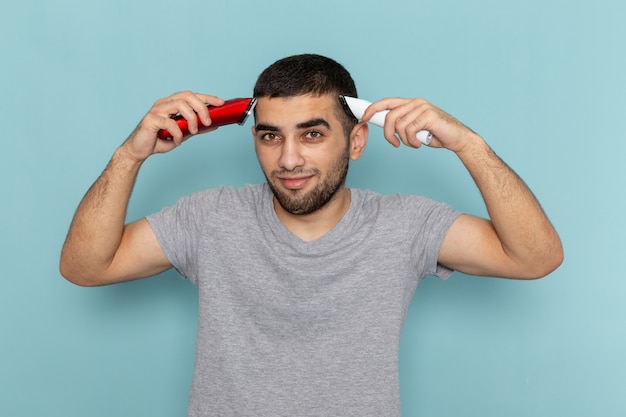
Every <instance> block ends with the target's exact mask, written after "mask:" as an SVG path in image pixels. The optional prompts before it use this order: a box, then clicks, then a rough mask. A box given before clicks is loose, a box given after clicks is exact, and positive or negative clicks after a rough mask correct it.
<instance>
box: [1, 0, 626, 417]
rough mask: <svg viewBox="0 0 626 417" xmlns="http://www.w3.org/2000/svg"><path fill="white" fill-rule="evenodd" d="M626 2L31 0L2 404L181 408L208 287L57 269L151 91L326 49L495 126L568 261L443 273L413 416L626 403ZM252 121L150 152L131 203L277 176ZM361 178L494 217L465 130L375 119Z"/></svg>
mask: <svg viewBox="0 0 626 417" xmlns="http://www.w3.org/2000/svg"><path fill="white" fill-rule="evenodd" d="M625 4H626V3H624V2H622V1H620V0H596V1H593V2H592V1H584V2H583V1H564V0H563V1H554V0H541V1H540V0H528V1H518V2H503V1H495V0H476V1H471V2H470V1H460V0H457V1H453V0H447V1H443V0H440V1H428V2H425V1H416V0H387V1H371V0H350V1H329V0H315V1H309V2H300V1H288V0H282V1H279V0H273V1H270V0H267V1H254V0H240V1H232V2H231V1H220V2H215V1H207V0H202V1H201V0H195V1H193V0H192V1H181V2H172V1H162V0H156V1H155V0H150V1H148V0H138V1H120V0H117V1H102V0H99V1H78V0H65V1H50V2H48V1H43V0H40V1H32V0H30V1H29V0H24V1H20V2H11V3H10V4H8V5H7V4H5V5H4V6H3V7H2V17H3V18H2V25H0V57H1V58H0V60H1V67H0V68H1V70H0V106H1V107H0V130H1V132H2V134H1V136H0V143H1V144H2V146H1V148H0V199H1V202H2V204H0V257H1V259H2V265H3V267H4V268H3V272H2V278H1V279H0V415H2V416H12V417H17V416H19V417H22V416H24V417H26V416H28V417H31V416H47V417H56V416H59V417H61V416H62V417H68V416H90V417H98V416H103V417H104V416H107V417H108V416H153V417H154V416H182V415H184V414H185V408H186V402H187V395H188V392H189V383H190V378H191V372H192V368H193V352H194V343H195V342H194V340H195V325H196V310H197V306H196V294H195V290H194V288H193V287H192V286H191V285H190V284H189V283H187V282H185V281H183V280H181V279H179V278H178V277H177V276H176V275H175V274H174V273H173V272H167V273H164V274H162V275H161V276H159V277H156V278H152V279H146V280H142V281H139V282H133V283H127V284H122V285H117V286H111V287H106V288H96V289H85V288H79V287H76V286H73V285H72V284H70V283H68V282H66V281H65V280H64V279H63V278H61V277H60V275H59V273H58V271H57V262H58V255H59V251H60V247H61V244H62V242H63V239H64V235H65V232H66V230H67V227H68V225H69V222H70V219H71V217H72V214H73V211H74V209H75V207H76V205H77V203H78V201H79V200H80V198H81V197H82V195H83V194H84V192H85V191H86V190H87V188H88V187H89V186H90V184H91V183H92V182H93V181H94V179H95V178H96V177H97V176H98V174H99V173H100V172H101V170H102V169H103V168H104V166H105V164H106V162H107V161H108V159H109V157H110V155H111V153H112V152H113V151H114V149H115V148H116V147H117V146H118V145H119V144H120V143H121V141H122V140H123V139H124V138H125V137H126V136H127V135H128V133H129V132H130V131H131V130H132V129H133V128H134V126H135V125H136V123H137V122H138V121H139V120H140V118H141V117H142V116H143V114H144V113H145V111H146V110H147V109H148V108H149V106H150V105H151V104H152V102H153V101H154V100H155V99H157V98H159V97H161V96H164V95H167V94H170V93H172V92H175V91H179V90H183V89H191V90H196V91H201V92H206V93H212V94H217V95H220V96H223V97H226V98H228V97H236V96H246V95H249V94H250V91H251V88H252V85H253V83H254V81H255V78H256V76H257V75H258V73H259V72H260V71H261V70H262V69H263V68H264V67H265V66H267V65H268V64H270V63H271V62H273V61H274V60H276V59H278V58H281V57H283V56H286V55H290V54H294V53H302V52H316V53H321V54H326V55H328V56H331V57H333V58H335V59H337V60H339V61H340V62H342V63H343V64H344V65H346V66H347V67H348V68H349V69H350V70H351V72H352V74H353V76H354V78H355V80H356V81H357V84H358V86H359V90H360V94H361V96H362V97H365V98H369V99H377V98H381V97H383V96H423V97H426V98H427V99H429V100H430V101H432V102H433V103H435V104H437V105H438V106H440V107H442V108H444V109H446V110H447V111H448V112H450V113H452V114H453V115H455V116H456V117H458V118H459V119H460V120H462V121H463V122H465V123H466V124H468V125H469V126H471V127H472V128H473V129H474V130H476V131H478V132H479V133H480V134H482V135H483V136H484V137H485V138H486V139H487V140H488V142H489V143H490V144H491V146H492V147H493V148H494V149H495V150H496V152H497V153H499V154H500V155H501V156H502V157H503V159H505V160H506V161H507V162H508V163H509V164H510V165H511V166H512V167H513V168H514V169H515V170H516V171H517V172H518V173H519V174H520V175H521V176H522V177H523V178H524V179H525V180H526V182H527V183H528V184H529V185H530V186H531V188H532V189H533V191H534V192H535V194H536V195H537V197H538V198H539V199H540V201H541V203H542V204H543V206H544V208H545V210H546V211H547V212H548V214H549V215H550V217H551V219H552V220H553V222H554V224H555V226H556V227H557V229H558V230H559V232H560V234H561V236H562V239H563V241H564V245H565V250H566V261H565V263H564V264H563V266H562V267H561V268H560V269H559V270H557V271H556V272H555V273H553V274H552V275H551V276H549V277H548V278H546V279H543V280H539V281H534V282H515V281H506V280H496V279H486V278H480V277H469V276H464V275H461V274H457V275H455V276H454V277H453V278H452V279H451V280H449V281H448V282H445V283H444V282H439V281H438V280H436V279H430V280H427V281H426V282H425V283H424V284H423V285H421V286H420V287H419V288H418V291H417V294H416V296H415V299H414V302H413V303H412V305H411V308H410V311H409V315H408V318H407V323H406V327H405V332H404V337H403V340H402V348H401V355H400V363H401V370H400V376H401V392H402V401H403V412H404V415H406V416H415V415H417V416H483V417H488V416H493V417H496V416H497V417H500V416H509V417H522V416H523V417H527V416H546V417H547V416H550V417H553V416H570V417H571V416H590V415H596V416H605V417H607V416H623V415H626V402H625V401H624V393H626V359H625V358H626V355H625V353H624V352H626V330H625V329H626V326H625V323H624V321H625V319H626V308H625V307H624V303H623V301H622V299H623V298H624V297H625V295H626V279H625V274H624V273H623V272H622V270H621V268H620V266H621V265H620V262H621V261H622V260H623V259H624V257H625V255H626V250H625V249H626V245H625V244H624V239H623V235H624V231H625V229H626V221H625V220H624V215H623V208H622V206H623V205H624V203H626V196H625V191H626V187H625V176H626V175H625V174H626V168H625V164H624V159H623V158H624V154H625V153H626V140H625V137H624V136H625V135H624V117H625V116H624V114H625V110H626V105H625V104H624V103H625V101H624V96H625V94H624V93H625V92H626V85H625V84H626V80H625V74H626V56H625V55H626V53H625V52H624V51H625V49H624V39H626V26H624V24H623V21H624V19H625V18H626V6H625ZM249 126H250V122H248V125H247V126H246V127H243V128H241V127H237V126H231V127H227V128H223V129H220V130H219V131H218V132H215V134H213V135H210V136H205V137H198V138H195V139H194V140H193V141H191V142H188V143H187V144H186V145H185V146H184V147H183V148H181V149H179V150H177V151H176V152H174V153H171V154H168V155H164V156H158V157H155V158H153V159H152V160H151V161H149V162H148V163H147V164H146V165H145V167H144V170H143V171H142V173H141V176H140V178H139V180H138V184H137V186H136V189H135V193H134V196H133V200H132V201H131V205H130V209H129V217H130V218H137V217H141V216H143V215H145V214H147V213H150V212H152V211H155V210H157V209H159V208H160V207H162V206H163V205H166V204H170V203H172V202H174V201H175V200H176V199H177V198H178V197H180V196H182V195H184V194H187V193H189V192H192V191H195V190H200V189H203V188H206V187H210V186H214V185H219V184H232V185H239V184H244V183H252V182H259V181H261V180H262V177H261V174H260V171H259V169H258V167H257V163H256V159H255V156H254V153H253V150H252V146H251V141H250V138H249V130H248V129H249ZM371 133H372V135H371V138H370V143H369V147H368V150H367V151H366V154H365V156H364V157H363V159H362V160H361V161H359V162H357V163H355V164H353V166H352V168H351V174H350V179H349V182H350V185H351V186H358V187H365V188H370V189H373V190H376V191H379V192H385V193H394V192H403V193H404V192H406V193H420V194H423V195H427V196H429V197H432V198H436V199H440V200H444V201H448V202H450V203H452V204H453V205H455V206H456V207H458V208H459V209H461V210H464V211H468V212H471V213H474V214H479V215H482V214H484V207H483V205H482V203H481V200H480V197H479V195H478V194H477V192H476V190H475V188H474V186H473V184H472V182H471V180H470V178H469V177H468V175H467V174H466V172H465V171H464V170H463V168H462V167H461V166H460V164H459V162H458V161H457V160H456V159H455V157H454V155H452V154H450V153H449V152H445V151H438V150H434V149H422V150H419V151H413V150H409V149H407V148H401V149H399V150H398V149H394V148H392V147H391V146H389V145H388V144H387V143H386V142H385V141H384V140H383V139H382V135H381V130H380V129H378V128H372V129H371Z"/></svg>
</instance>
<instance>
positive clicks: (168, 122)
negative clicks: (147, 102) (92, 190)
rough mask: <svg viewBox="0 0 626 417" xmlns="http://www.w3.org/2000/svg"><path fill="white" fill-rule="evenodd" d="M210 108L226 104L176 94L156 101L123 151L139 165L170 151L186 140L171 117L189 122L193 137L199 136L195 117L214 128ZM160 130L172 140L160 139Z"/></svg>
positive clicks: (207, 97)
mask: <svg viewBox="0 0 626 417" xmlns="http://www.w3.org/2000/svg"><path fill="white" fill-rule="evenodd" d="M207 104H208V105H212V106H221V105H223V104H224V100H222V99H221V98H219V97H215V96H210V95H206V94H198V93H193V92H191V91H183V92H180V93H175V94H172V95H171V96H168V97H164V98H161V99H159V100H157V101H156V102H155V103H154V105H153V106H152V107H151V108H150V110H149V111H148V113H147V114H146V115H145V116H144V118H143V119H142V120H141V122H140V123H139V125H137V127H136V128H135V130H134V131H133V133H131V135H130V136H129V137H128V139H127V140H126V141H125V142H124V144H123V145H122V148H124V150H125V153H126V154H127V155H128V156H130V157H131V158H133V159H135V160H136V161H139V162H143V161H144V160H145V159H147V158H148V157H149V156H150V155H152V154H155V153H165V152H169V151H171V150H172V149H174V148H175V147H177V146H180V144H182V143H183V140H184V139H186V138H183V133H182V132H181V130H180V128H179V127H178V124H176V121H175V120H174V119H172V116H175V115H177V114H180V115H181V116H183V117H184V118H185V119H187V122H188V124H189V132H190V133H191V134H192V135H194V134H196V133H197V132H198V120H197V117H196V115H197V116H199V117H200V120H201V122H202V124H204V125H205V126H210V125H211V118H210V117H209V111H208V110H207V107H206V106H207ZM161 129H164V130H168V131H169V132H170V134H171V135H172V140H162V139H159V138H158V137H157V133H158V131H159V130H161ZM215 129H217V128H215ZM215 129H213V130H215Z"/></svg>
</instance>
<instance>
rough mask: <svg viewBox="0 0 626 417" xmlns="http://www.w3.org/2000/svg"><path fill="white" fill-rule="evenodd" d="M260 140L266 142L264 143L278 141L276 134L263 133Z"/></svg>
mask: <svg viewBox="0 0 626 417" xmlns="http://www.w3.org/2000/svg"><path fill="white" fill-rule="evenodd" d="M261 139H263V140H266V141H275V140H278V136H276V134H274V133H264V134H263V135H262V136H261Z"/></svg>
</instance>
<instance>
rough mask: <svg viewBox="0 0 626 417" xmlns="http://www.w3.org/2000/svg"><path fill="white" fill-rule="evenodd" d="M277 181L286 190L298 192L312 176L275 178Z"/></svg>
mask: <svg viewBox="0 0 626 417" xmlns="http://www.w3.org/2000/svg"><path fill="white" fill-rule="evenodd" d="M276 178H277V179H278V181H280V183H281V184H282V185H283V187H285V188H287V189H288V190H299V189H301V188H304V186H305V185H306V184H307V183H308V182H309V180H310V179H311V178H313V175H308V176H306V177H293V178H292V177H276Z"/></svg>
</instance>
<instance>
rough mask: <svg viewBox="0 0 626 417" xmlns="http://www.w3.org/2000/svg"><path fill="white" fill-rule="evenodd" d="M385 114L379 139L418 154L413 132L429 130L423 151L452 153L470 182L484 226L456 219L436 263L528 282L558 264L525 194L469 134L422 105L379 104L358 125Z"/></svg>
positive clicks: (553, 240) (553, 237)
mask: <svg viewBox="0 0 626 417" xmlns="http://www.w3.org/2000/svg"><path fill="white" fill-rule="evenodd" d="M385 109H389V110H391V111H390V113H389V114H388V115H387V118H386V120H385V127H384V130H385V138H386V139H387V140H388V141H389V142H390V143H391V144H392V145H394V146H399V145H400V142H403V143H404V144H405V145H407V146H411V147H415V148H419V147H420V146H422V144H421V142H420V141H419V140H417V139H416V133H417V132H418V131H419V130H422V129H426V130H430V131H431V132H432V134H433V135H434V138H433V140H432V142H431V143H430V145H429V146H431V147H443V148H446V149H448V150H451V151H453V152H454V153H456V155H457V156H458V157H459V158H460V160H461V161H462V162H463V164H464V165H465V167H466V168H467V170H468V171H469V173H470V175H471V176H472V178H473V179H474V181H475V182H476V185H477V186H478V189H479V190H480V192H481V194H482V197H483V199H484V201H485V204H486V207H487V211H488V213H489V220H486V219H482V218H478V217H474V216H470V215H461V216H460V217H459V218H458V219H457V220H456V221H455V222H454V223H453V224H452V226H451V228H450V230H449V231H448V234H447V236H446V238H445V240H444V242H443V245H442V247H441V250H440V252H439V262H440V263H441V264H442V265H445V266H447V267H449V268H452V269H455V270H458V271H460V272H464V273H468V274H473V275H484V276H496V277H504V278H517V279H534V278H540V277H543V276H545V275H547V274H549V273H550V272H552V271H553V270H554V269H556V268H557V267H558V266H559V265H560V264H561V262H562V261H563V248H562V245H561V241H560V238H559V236H558V234H557V232H556V230H555V229H554V227H552V225H551V223H550V221H549V220H548V218H547V216H546V215H545V213H544V212H543V210H542V208H541V206H540V205H539V202H538V201H537V200H536V198H535V196H534V195H533V193H532V192H531V191H530V189H529V188H528V187H527V186H526V184H524V182H523V181H522V180H521V179H520V178H519V177H518V176H517V174H516V173H515V172H513V170H512V169H511V168H509V167H508V166H507V165H506V164H505V163H504V162H503V161H502V160H501V159H500V158H499V157H498V156H497V155H496V154H495V153H494V152H493V151H492V150H491V149H490V148H489V146H488V145H487V143H486V142H485V141H484V140H483V139H482V138H481V137H480V136H478V135H477V134H476V133H474V132H473V131H472V130H471V129H469V128H467V127H466V126H464V125H463V124H462V123H460V122H459V121H458V120H456V119H454V118H453V117H452V116H450V115H448V114H447V113H445V112H444V111H442V110H441V109H438V108H437V107H435V106H433V105H432V104H430V103H428V102H427V101H426V100H423V99H400V98H396V99H384V100H380V101H378V102H376V103H374V104H373V105H371V106H370V108H369V109H368V110H367V111H366V113H365V115H364V116H363V119H364V120H367V119H369V117H371V116H372V115H373V114H374V113H375V112H377V111H380V110H385Z"/></svg>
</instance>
